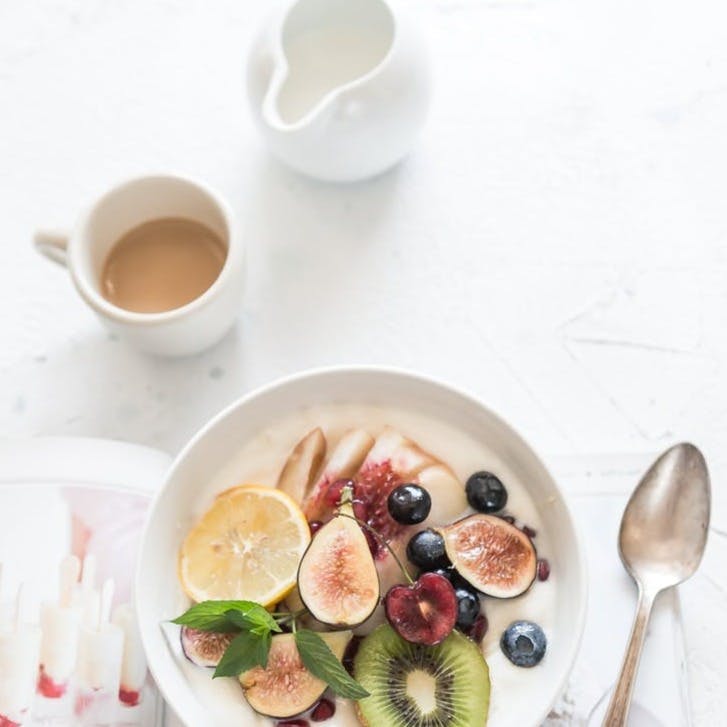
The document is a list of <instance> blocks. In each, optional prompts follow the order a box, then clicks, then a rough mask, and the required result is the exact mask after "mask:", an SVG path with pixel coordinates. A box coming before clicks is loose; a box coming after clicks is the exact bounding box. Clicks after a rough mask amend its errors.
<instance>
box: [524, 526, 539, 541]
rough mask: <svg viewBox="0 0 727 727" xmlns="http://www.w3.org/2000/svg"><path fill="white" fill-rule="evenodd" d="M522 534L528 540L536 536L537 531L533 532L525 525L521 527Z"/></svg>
mask: <svg viewBox="0 0 727 727" xmlns="http://www.w3.org/2000/svg"><path fill="white" fill-rule="evenodd" d="M523 532H524V533H525V535H527V536H528V537H529V538H534V537H535V536H536V535H537V534H538V532H537V530H533V529H532V528H531V527H529V526H527V525H523Z"/></svg>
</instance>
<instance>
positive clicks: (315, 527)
mask: <svg viewBox="0 0 727 727" xmlns="http://www.w3.org/2000/svg"><path fill="white" fill-rule="evenodd" d="M308 527H309V528H310V534H311V535H315V534H316V533H317V532H318V531H319V530H320V529H321V528H322V527H323V523H322V522H321V521H320V520H314V521H313V522H312V523H308Z"/></svg>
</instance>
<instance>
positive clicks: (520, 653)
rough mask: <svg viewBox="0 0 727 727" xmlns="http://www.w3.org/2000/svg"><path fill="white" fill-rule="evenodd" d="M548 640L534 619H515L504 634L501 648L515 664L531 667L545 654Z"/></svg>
mask: <svg viewBox="0 0 727 727" xmlns="http://www.w3.org/2000/svg"><path fill="white" fill-rule="evenodd" d="M547 646H548V641H547V639H546V638H545V634H544V633H543V629H541V628H540V626H538V624H534V623H532V621H515V622H514V623H511V624H510V625H509V626H508V627H507V628H506V629H505V631H504V633H503V634H502V638H501V639H500V648H501V649H502V651H503V653H504V654H505V656H506V657H507V658H508V659H510V661H511V662H512V663H513V664H515V666H524V667H531V666H535V665H536V664H539V663H540V661H541V660H542V658H543V657H544V656H545V650H546V648H547Z"/></svg>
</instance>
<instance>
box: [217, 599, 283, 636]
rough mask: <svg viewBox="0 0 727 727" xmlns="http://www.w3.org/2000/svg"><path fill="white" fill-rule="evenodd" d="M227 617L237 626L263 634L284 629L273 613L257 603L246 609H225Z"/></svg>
mask: <svg viewBox="0 0 727 727" xmlns="http://www.w3.org/2000/svg"><path fill="white" fill-rule="evenodd" d="M225 618H226V619H227V620H228V621H229V622H230V623H232V624H234V625H235V626H237V628H239V629H242V630H243V631H252V632H253V633H254V634H259V635H262V634H269V633H270V632H271V631H274V632H275V633H280V632H281V631H282V629H281V628H280V626H278V623H277V621H276V620H275V619H274V618H273V616H272V614H270V613H268V611H266V610H265V609H264V608H263V607H262V606H259V605H257V604H255V607H254V608H250V609H248V610H246V611H243V610H240V609H230V610H229V611H225Z"/></svg>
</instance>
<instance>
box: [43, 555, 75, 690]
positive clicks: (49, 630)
mask: <svg viewBox="0 0 727 727" xmlns="http://www.w3.org/2000/svg"><path fill="white" fill-rule="evenodd" d="M80 570H81V563H80V561H79V560H78V558H76V556H74V555H71V556H68V557H67V558H65V559H64V560H63V561H62V562H61V567H60V590H59V595H58V602H57V603H56V602H52V601H46V602H45V603H43V604H42V605H41V611H40V629H41V632H42V638H41V643H40V672H39V677H38V692H39V693H40V694H42V695H43V696H44V697H47V698H49V699H60V698H61V697H63V696H64V695H65V693H66V692H67V690H68V684H69V681H70V678H71V675H72V674H73V670H74V668H75V666H76V657H77V654H78V629H79V625H80V609H79V608H78V606H77V605H76V604H74V602H73V600H74V599H73V591H74V588H75V587H76V583H77V582H78V575H79V573H80Z"/></svg>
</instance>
